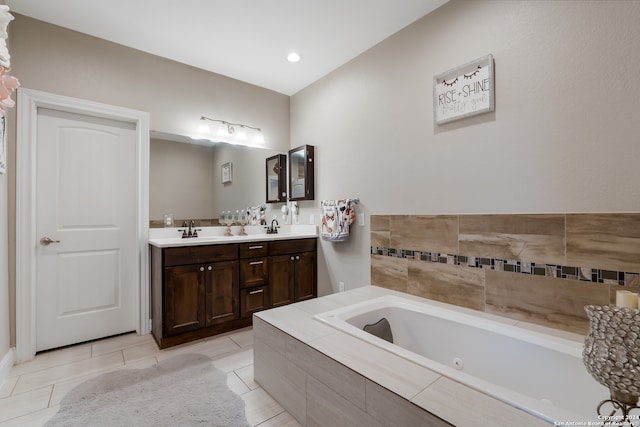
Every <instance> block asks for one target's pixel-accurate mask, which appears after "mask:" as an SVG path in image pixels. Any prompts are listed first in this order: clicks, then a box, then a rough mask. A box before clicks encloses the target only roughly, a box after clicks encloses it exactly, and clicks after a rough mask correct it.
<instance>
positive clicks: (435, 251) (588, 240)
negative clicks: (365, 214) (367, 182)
mask: <svg viewBox="0 0 640 427" xmlns="http://www.w3.org/2000/svg"><path fill="white" fill-rule="evenodd" d="M371 284H372V285H376V286H381V287H385V288H389V289H394V290H397V291H401V292H406V293H409V294H413V295H419V296H423V297H426V298H429V299H433V300H437V301H442V302H447V303H451V304H456V305H459V306H462V307H467V308H472V309H474V310H479V311H485V312H489V313H495V314H500V315H504V316H507V317H511V318H513V319H517V320H523V321H527V322H532V323H536V324H540V325H543V326H549V327H553V328H558V329H563V330H567V331H571V332H577V333H581V334H584V333H586V332H587V330H588V327H589V322H588V320H587V316H586V313H585V312H584V306H585V305H588V304H597V305H607V304H610V303H613V302H615V291H616V290H618V289H630V290H632V291H634V292H638V291H640V213H600V214H493V215H372V216H371Z"/></svg>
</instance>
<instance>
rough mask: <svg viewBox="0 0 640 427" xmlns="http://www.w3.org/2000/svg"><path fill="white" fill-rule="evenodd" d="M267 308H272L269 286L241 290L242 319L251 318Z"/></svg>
mask: <svg viewBox="0 0 640 427" xmlns="http://www.w3.org/2000/svg"><path fill="white" fill-rule="evenodd" d="M267 308H271V307H270V304H269V287H268V286H258V287H255V288H248V289H240V317H251V315H252V314H253V313H255V312H256V311H260V310H266V309H267Z"/></svg>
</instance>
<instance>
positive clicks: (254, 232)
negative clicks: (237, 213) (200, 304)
mask: <svg viewBox="0 0 640 427" xmlns="http://www.w3.org/2000/svg"><path fill="white" fill-rule="evenodd" d="M182 229H183V228H182V227H167V228H150V229H149V244H151V245H153V246H156V247H158V248H173V247H179V246H199V245H217V244H225V243H244V242H264V241H271V240H290V239H306V238H315V237H318V228H317V227H316V226H315V225H283V226H281V227H280V228H279V229H278V233H277V234H267V232H266V230H265V228H264V227H263V226H246V227H245V231H246V233H247V235H246V236H240V235H239V234H240V226H233V227H231V232H232V233H233V236H225V235H224V234H225V232H226V231H227V227H221V226H217V227H196V229H197V230H198V237H190V238H185V239H183V238H182V232H181V231H178V230H182Z"/></svg>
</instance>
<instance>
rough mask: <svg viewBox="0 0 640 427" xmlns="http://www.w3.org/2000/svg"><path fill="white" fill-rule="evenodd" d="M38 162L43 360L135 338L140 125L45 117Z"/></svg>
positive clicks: (55, 114)
mask: <svg viewBox="0 0 640 427" xmlns="http://www.w3.org/2000/svg"><path fill="white" fill-rule="evenodd" d="M36 153H37V154H36V206H37V208H36V209H37V212H36V235H37V239H38V241H37V242H34V244H35V245H36V247H37V249H36V252H37V254H36V313H37V315H36V351H41V350H46V349H50V348H56V347H61V346H65V345H69V344H74V343H78V342H82V341H87V340H91V339H96V338H101V337H105V336H109V335H114V334H118V333H122V332H128V331H133V330H135V329H136V303H137V298H136V292H137V289H138V280H139V279H138V270H137V266H138V258H137V236H136V223H137V216H136V212H137V211H136V189H137V171H136V131H135V125H134V124H133V123H127V122H121V121H116V120H109V119H104V118H97V117H93V116H88V115H81V114H75V113H67V112H62V111H57V110H50V109H44V108H38V120H37V142H36Z"/></svg>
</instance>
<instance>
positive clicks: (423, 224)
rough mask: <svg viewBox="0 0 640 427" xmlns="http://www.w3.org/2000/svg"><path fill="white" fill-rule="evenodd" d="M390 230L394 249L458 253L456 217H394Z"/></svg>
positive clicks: (391, 244)
mask: <svg viewBox="0 0 640 427" xmlns="http://www.w3.org/2000/svg"><path fill="white" fill-rule="evenodd" d="M390 230H391V241H390V243H389V245H390V247H392V248H399V249H411V250H417V251H429V252H445V253H450V254H457V253H458V217H457V216H456V215H393V216H391V219H390Z"/></svg>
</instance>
